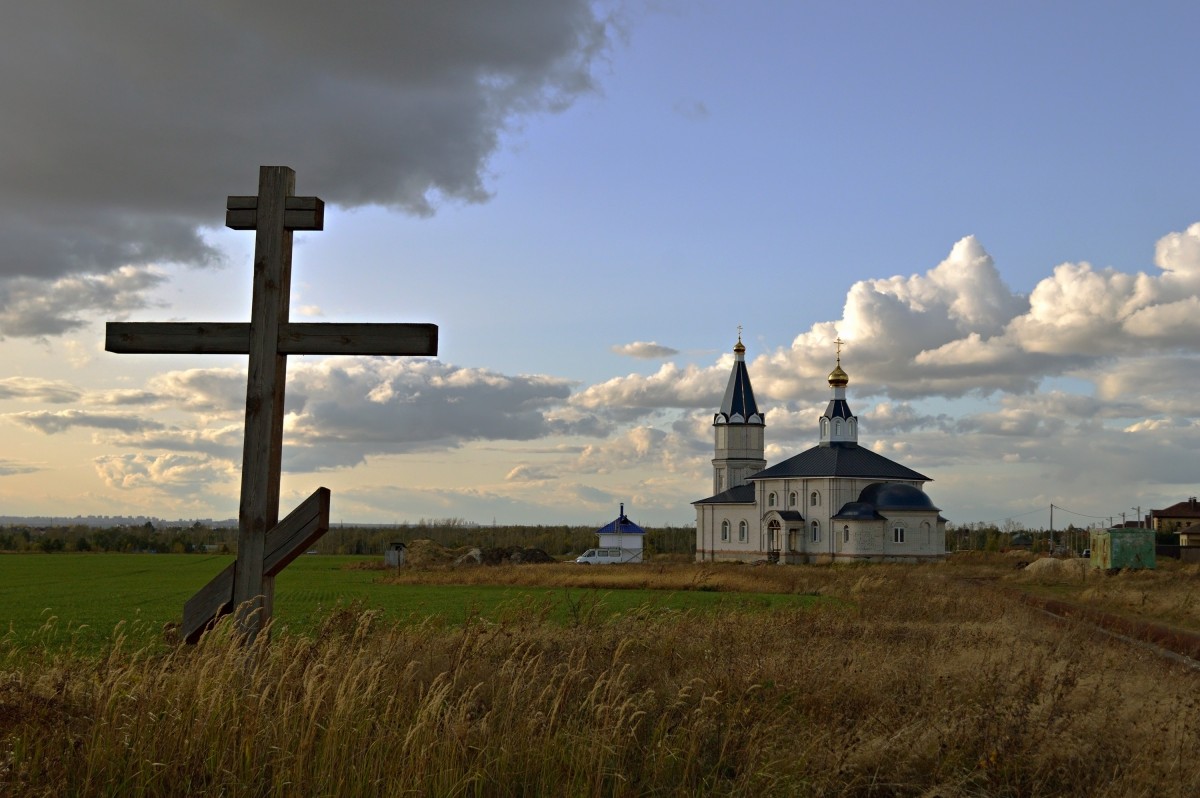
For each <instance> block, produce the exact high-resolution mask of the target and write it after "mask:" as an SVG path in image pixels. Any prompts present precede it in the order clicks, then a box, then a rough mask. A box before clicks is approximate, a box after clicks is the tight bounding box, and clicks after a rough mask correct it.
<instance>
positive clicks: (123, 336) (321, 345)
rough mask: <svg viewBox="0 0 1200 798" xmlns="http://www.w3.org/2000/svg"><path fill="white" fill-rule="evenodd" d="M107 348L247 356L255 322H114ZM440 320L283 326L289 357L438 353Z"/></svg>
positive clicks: (123, 351)
mask: <svg viewBox="0 0 1200 798" xmlns="http://www.w3.org/2000/svg"><path fill="white" fill-rule="evenodd" d="M104 349H105V351H108V352H115V353H118V354H160V355H161V354H176V355H246V354H249V353H250V325H249V324H246V323H245V322H190V321H179V322H176V321H165V322H158V321H154V322H144V321H124V322H118V321H110V322H108V324H107V325H106V328H105V336H104ZM437 350H438V328H437V325H436V324H354V323H338V322H320V323H316V322H298V323H291V322H289V323H287V324H284V325H282V329H281V330H280V333H279V352H280V354H284V355H428V356H433V355H436V354H437Z"/></svg>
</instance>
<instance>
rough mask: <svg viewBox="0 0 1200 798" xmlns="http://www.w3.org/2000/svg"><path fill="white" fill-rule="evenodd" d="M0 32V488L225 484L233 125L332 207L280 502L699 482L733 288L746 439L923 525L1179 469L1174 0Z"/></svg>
mask: <svg viewBox="0 0 1200 798" xmlns="http://www.w3.org/2000/svg"><path fill="white" fill-rule="evenodd" d="M5 17H6V22H5V25H4V26H3V27H2V28H0V71H3V73H4V74H6V75H20V76H21V78H20V79H19V80H8V81H3V82H0V109H2V112H0V245H2V246H0V353H2V358H3V359H2V361H0V363H2V368H0V515H24V516H33V515H52V516H61V517H71V516H75V515H151V516H156V517H160V518H166V519H175V518H184V519H187V518H215V519H223V518H229V517H233V516H235V515H236V512H237V504H238V496H237V493H238V489H239V473H238V471H239V469H240V466H241V447H242V420H243V414H244V402H245V390H246V387H245V368H246V364H245V358H244V357H235V356H215V355H195V356H167V355H128V354H121V355H118V354H112V353H106V352H104V351H103V341H104V324H105V322H106V321H247V320H248V319H249V312H250V311H249V308H250V293H251V280H250V277H251V261H252V257H253V238H254V236H253V234H252V233H248V232H245V231H233V230H228V229H226V228H224V227H223V223H224V208H225V198H226V197H227V196H228V195H239V194H254V193H256V190H257V176H258V167H259V166H260V165H264V164H269V165H287V166H290V167H292V168H293V169H295V171H296V187H297V193H298V194H300V195H315V196H319V197H321V198H322V199H323V200H324V201H325V203H326V216H325V228H324V230H323V231H320V232H303V233H297V234H296V244H295V253H294V260H293V277H292V281H293V284H292V296H291V317H292V319H293V320H294V321H326V322H331V321H344V322H432V323H436V324H437V325H439V335H440V348H439V353H438V356H437V357H436V358H415V357H410V358H371V357H315V356H303V357H301V356H293V357H290V358H289V361H288V385H287V404H286V407H287V418H286V422H285V441H284V476H283V496H282V499H281V504H282V506H281V510H282V512H283V513H286V512H287V511H288V510H290V509H291V507H293V506H295V505H296V504H298V503H299V502H300V501H302V500H303V499H304V498H305V497H307V496H308V495H309V494H310V493H311V492H312V491H313V490H315V489H316V488H317V487H319V486H326V487H329V488H330V489H331V490H332V492H333V503H332V514H333V518H334V521H335V522H345V523H351V522H355V523H403V522H414V521H418V520H420V519H442V518H461V519H465V520H467V521H473V522H478V523H482V524H490V523H493V522H495V523H502V524H557V523H569V524H593V523H594V524H596V525H597V526H599V525H601V524H603V523H606V522H607V521H609V520H611V519H612V518H613V517H615V516H616V514H617V508H618V503H620V502H624V503H625V505H626V511H627V512H628V514H629V515H630V517H631V518H632V519H633V520H635V521H637V522H638V523H642V524H646V525H662V524H679V525H685V524H691V523H692V522H694V520H695V513H694V510H693V508H692V507H691V502H693V501H696V500H698V499H701V498H705V497H707V496H708V495H709V493H710V492H711V486H712V465H711V459H712V456H713V432H712V428H711V424H712V417H713V413H714V412H715V411H716V409H717V406H718V405H719V402H720V398H721V394H722V392H723V390H724V386H725V382H726V380H727V378H728V375H729V371H730V368H731V364H732V348H733V345H734V344H735V343H736V342H737V340H738V331H739V328H740V329H741V335H742V340H743V341H744V343H745V345H746V350H747V351H746V359H747V363H748V366H749V370H750V375H751V379H752V381H753V385H754V388H755V392H756V394H757V397H758V401H759V405H760V407H761V408H763V409H765V410H766V422H767V427H766V439H767V459H768V462H769V463H775V462H778V461H780V460H782V459H784V458H785V457H788V456H790V455H792V454H795V453H797V452H800V451H803V450H804V449H807V448H809V447H810V446H813V445H815V444H816V442H817V440H818V429H817V419H818V417H819V415H820V414H821V412H822V410H823V409H824V406H825V404H826V403H827V401H828V399H829V396H830V389H829V387H828V384H827V382H826V377H827V375H828V373H829V371H830V370H831V369H832V368H833V366H834V364H835V345H834V343H833V341H834V340H835V339H836V338H838V337H840V338H841V339H842V340H843V341H845V346H844V348H843V350H842V366H843V368H844V369H845V370H846V372H847V373H848V374H849V375H850V384H849V387H848V393H847V396H848V399H849V402H850V406H851V408H852V410H853V411H854V412H855V413H856V414H857V415H858V417H859V420H860V443H861V444H862V445H864V446H869V447H871V448H872V449H874V450H875V451H878V452H880V453H881V454H884V455H886V456H888V457H890V458H892V459H895V460H897V461H899V462H901V463H903V464H905V465H908V466H909V467H912V468H914V469H916V470H918V471H920V472H921V473H923V474H925V475H927V476H928V477H930V479H931V480H932V481H931V482H930V483H929V484H928V485H927V486H926V489H927V491H928V492H929V494H930V495H931V497H932V498H933V500H934V502H935V504H936V505H937V506H938V507H940V508H941V509H942V514H943V515H944V516H945V517H946V518H948V519H949V520H950V521H951V522H952V523H959V524H961V523H971V522H984V523H998V524H1003V523H1006V522H1013V523H1019V524H1023V525H1025V526H1028V527H1034V528H1037V527H1045V526H1047V525H1048V524H1049V523H1050V521H1051V518H1050V508H1051V507H1052V506H1054V507H1055V510H1054V517H1053V523H1054V525H1055V527H1056V528H1062V527H1064V526H1065V525H1066V524H1068V523H1074V524H1076V525H1078V526H1086V525H1089V524H1094V523H1107V522H1108V520H1109V519H1110V518H1114V519H1115V518H1119V517H1120V516H1121V514H1122V513H1125V514H1126V515H1127V516H1128V517H1129V518H1130V519H1132V518H1134V517H1135V516H1136V514H1137V513H1138V512H1141V513H1142V514H1145V513H1146V512H1148V511H1149V509H1150V508H1161V507H1165V506H1168V505H1170V504H1173V503H1175V502H1177V501H1181V500H1184V499H1186V498H1188V497H1190V496H1194V495H1196V494H1197V493H1200V490H1198V489H1197V483H1198V482H1200V459H1198V458H1197V457H1196V456H1195V451H1196V450H1197V448H1198V447H1197V444H1198V443H1200V424H1198V423H1197V416H1198V415H1200V399H1197V396H1198V395H1200V392H1198V391H1197V390H1196V389H1197V377H1198V375H1200V369H1198V366H1200V358H1198V355H1200V189H1197V187H1198V186H1200V161H1198V159H1197V158H1196V157H1195V150H1196V141H1197V140H1200V135H1198V134H1200V107H1198V106H1197V104H1196V103H1195V102H1194V101H1193V95H1194V93H1195V88H1194V86H1195V75H1197V74H1200V63H1198V62H1200V51H1197V49H1196V48H1195V46H1194V41H1193V31H1195V30H1196V29H1197V26H1198V25H1200V6H1196V5H1195V4H1192V3H1182V2H1180V3H1174V2H1149V3H1143V4H1130V3H1117V2H1068V1H1066V0H1062V1H1061V2H1052V3H1044V2H1036V3H1035V2H1022V1H1021V0H1017V1H1016V2H1012V3H1003V4H998V3H986V4H985V3H951V2H939V1H938V0H928V2H860V3H837V4H834V3H807V2H805V3H792V2H782V1H781V0H745V2H740V3H721V2H715V1H711V2H709V1H705V0H693V1H691V2H682V0H644V1H643V2H637V1H636V0H612V2H596V3H589V2H584V1H583V0H513V2H509V3H504V4H497V3H492V2H488V0H446V2H439V3H415V2H404V3H401V2H397V3H388V4H384V3H371V4H366V3H364V4H329V3H318V2H310V1H309V0H291V2H287V3H283V2H280V1H279V0H263V1H262V2H256V3H252V4H245V3H233V2H226V1H225V0H217V1H216V2H209V3H191V4H181V3H158V4H143V3H132V2H123V1H121V0H116V1H115V2H112V3H106V4H96V3H91V2H87V1H86V0H47V1H46V2H42V3H36V4H32V3H30V4H19V5H18V6H17V7H14V8H11V9H8V10H6V14H5Z"/></svg>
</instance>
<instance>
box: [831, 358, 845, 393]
mask: <svg viewBox="0 0 1200 798" xmlns="http://www.w3.org/2000/svg"><path fill="white" fill-rule="evenodd" d="M849 382H850V375H849V374H847V373H846V372H844V371H842V362H841V359H840V358H839V359H838V364H837V366H835V367H834V369H833V371H831V372H829V387H830V388H845V387H846V385H847V384H849Z"/></svg>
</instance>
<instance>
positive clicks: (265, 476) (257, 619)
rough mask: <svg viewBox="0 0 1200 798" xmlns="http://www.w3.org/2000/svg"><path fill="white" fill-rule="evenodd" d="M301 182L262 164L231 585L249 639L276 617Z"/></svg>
mask: <svg viewBox="0 0 1200 798" xmlns="http://www.w3.org/2000/svg"><path fill="white" fill-rule="evenodd" d="M295 188H296V173H295V172H293V171H292V170H291V169H289V168H288V167H286V166H263V167H260V169H259V174H258V208H257V224H256V230H255V240H254V297H253V305H252V306H251V310H250V353H249V354H250V364H249V369H250V373H249V379H248V380H247V382H246V433H245V443H244V444H243V446H244V449H243V452H242V498H241V505H240V507H239V509H238V557H237V568H236V572H235V574H234V587H233V603H234V607H235V612H237V613H238V616H237V623H238V628H239V630H240V631H241V633H242V634H244V635H245V636H246V637H247V638H248V639H250V640H252V639H253V638H254V637H255V636H256V635H257V634H258V632H259V631H261V629H262V626H263V624H264V623H265V621H266V620H267V619H269V618H270V617H271V609H272V604H273V601H274V594H275V578H274V577H273V576H268V575H266V574H264V572H263V552H264V547H265V542H266V536H267V532H268V530H270V529H272V528H273V527H274V526H275V524H276V523H278V521H279V475H280V469H281V467H282V459H283V398H284V383H285V380H286V378H287V355H284V354H280V352H279V331H280V329H281V325H283V324H286V323H287V320H288V304H289V298H290V296H291V280H292V231H291V229H290V228H288V227H287V226H286V225H285V224H284V213H285V210H286V204H287V198H288V197H289V196H291V195H292V194H293V193H294V192H295Z"/></svg>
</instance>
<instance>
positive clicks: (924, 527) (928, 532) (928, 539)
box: [921, 521, 933, 546]
mask: <svg viewBox="0 0 1200 798" xmlns="http://www.w3.org/2000/svg"><path fill="white" fill-rule="evenodd" d="M921 532H922V533H924V534H922V535H921V537H923V538H924V539H925V545H926V546H930V545H932V544H933V530H932V529H930V527H929V522H928V521H922V522H921Z"/></svg>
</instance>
